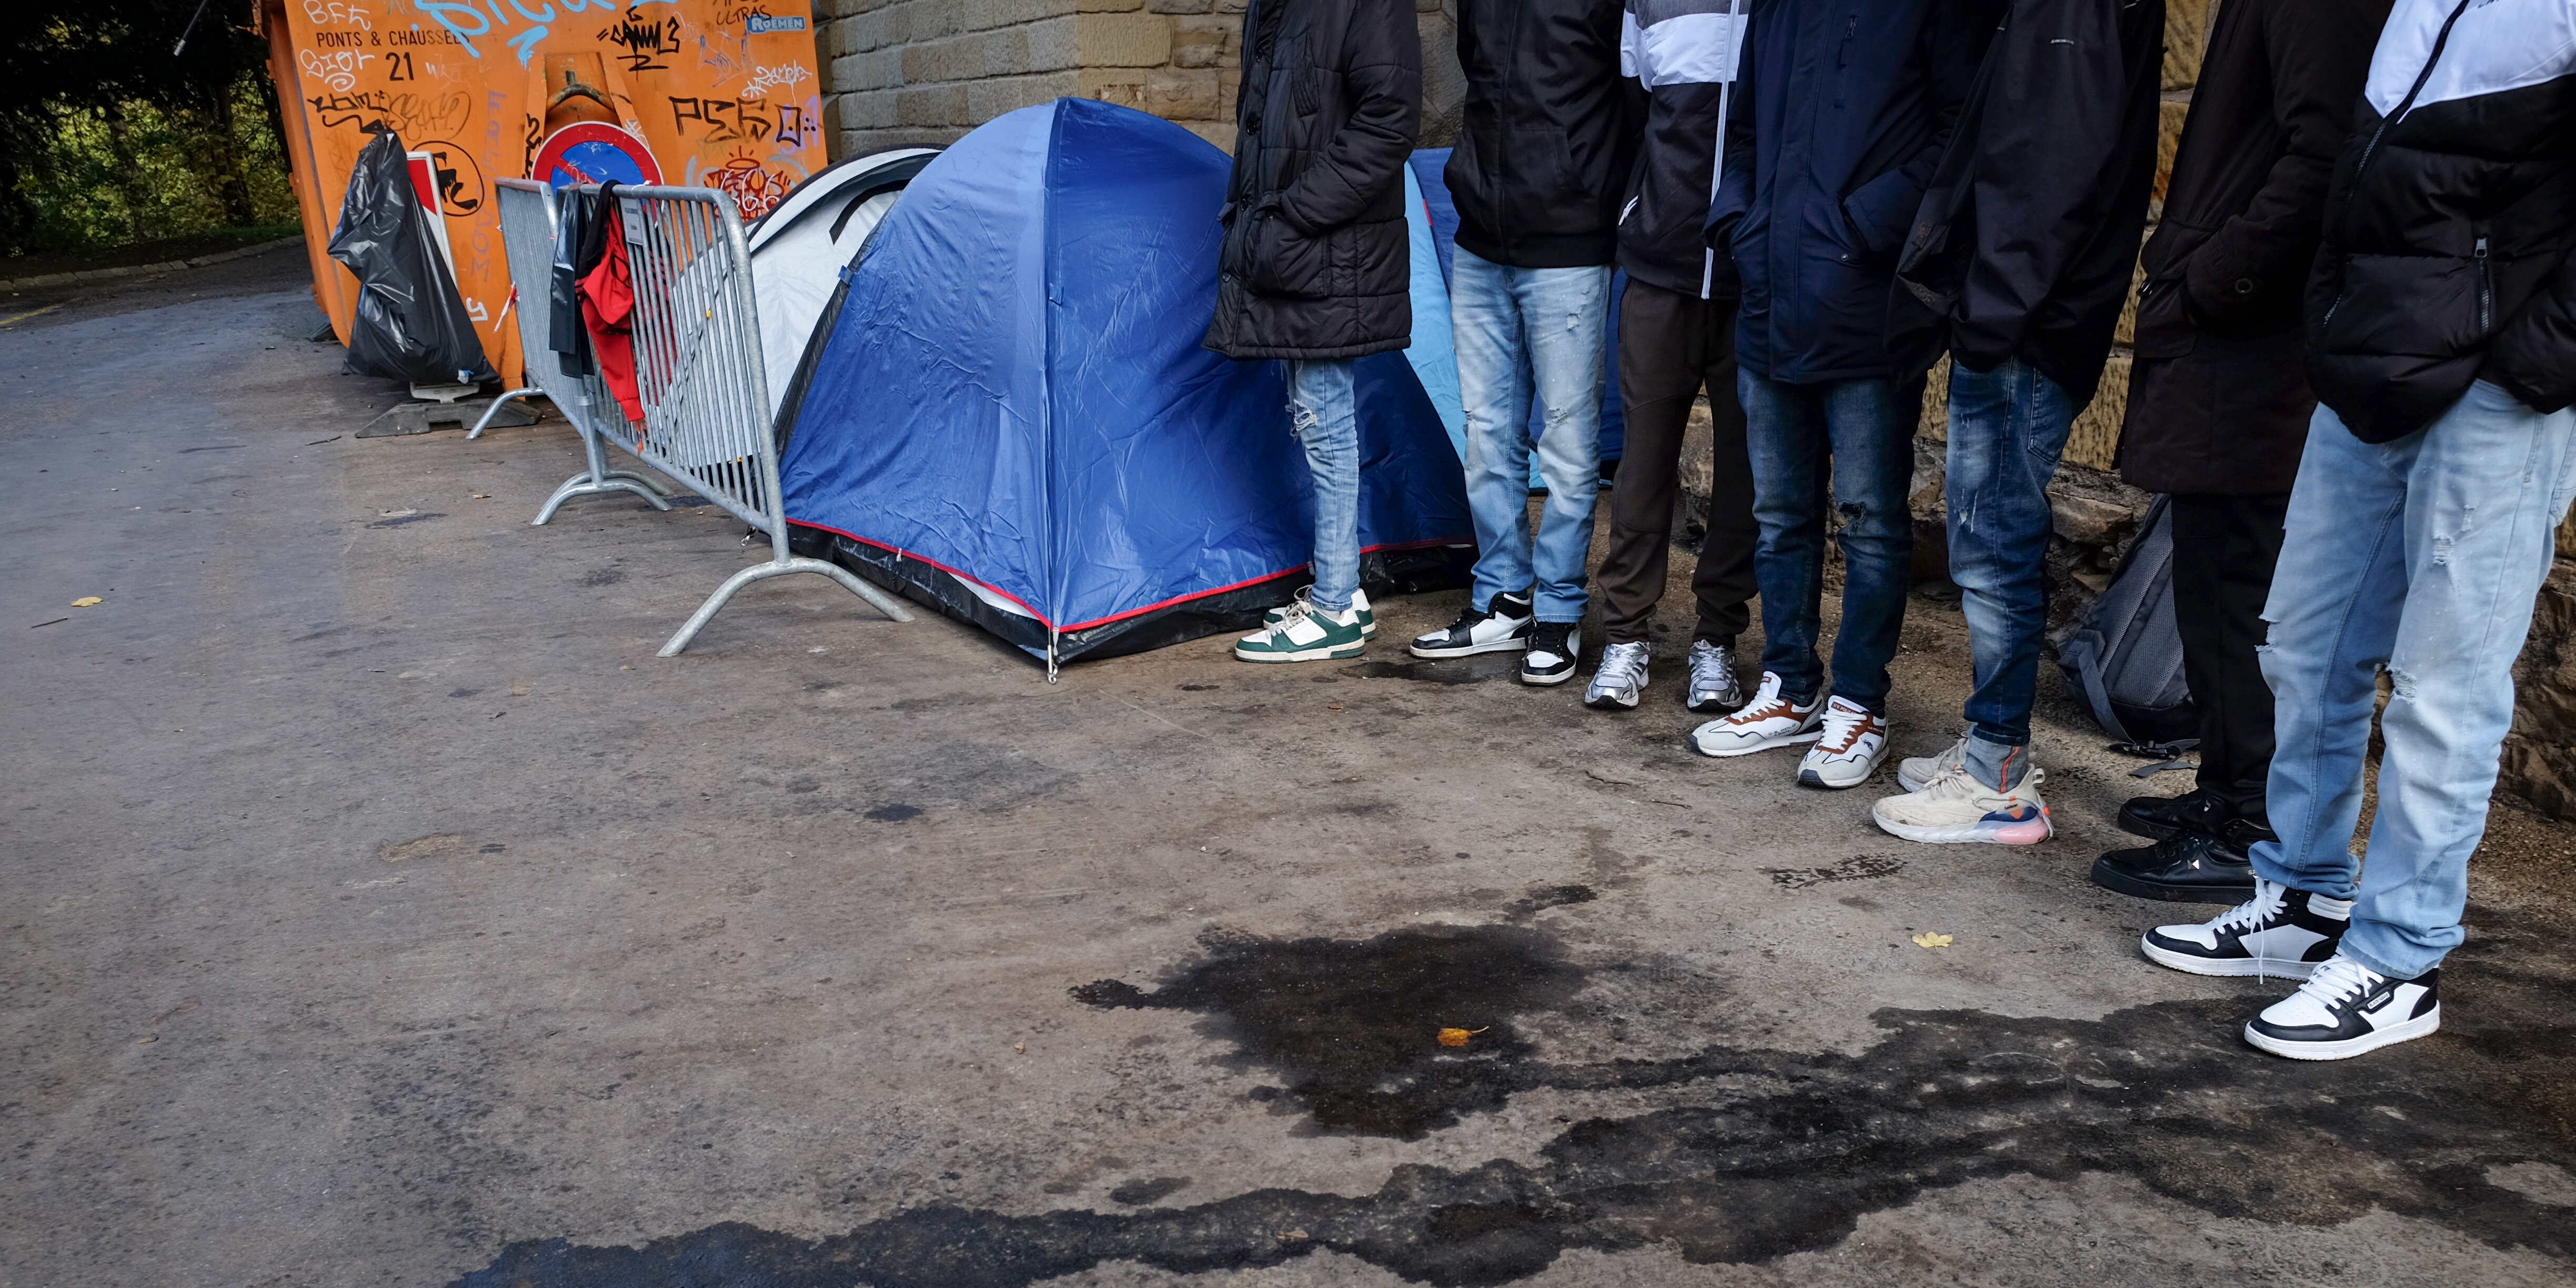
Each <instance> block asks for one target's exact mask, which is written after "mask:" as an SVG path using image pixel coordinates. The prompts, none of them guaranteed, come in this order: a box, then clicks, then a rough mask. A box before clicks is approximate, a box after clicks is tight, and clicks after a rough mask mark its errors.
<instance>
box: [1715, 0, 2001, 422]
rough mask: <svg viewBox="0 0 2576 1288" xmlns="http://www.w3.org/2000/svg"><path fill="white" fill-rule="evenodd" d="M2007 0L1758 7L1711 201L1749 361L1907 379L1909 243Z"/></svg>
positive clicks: (1816, 1)
mask: <svg viewBox="0 0 2576 1288" xmlns="http://www.w3.org/2000/svg"><path fill="white" fill-rule="evenodd" d="M1997 7H1998V6H1996V5H1994V4H1992V3H1988V2H1986V0H1839V2H1838V3H1837V2H1828V0H1762V2H1761V3H1759V4H1757V5H1756V6H1755V7H1754V10H1753V25H1752V30H1751V34H1750V35H1748V36H1747V37H1746V38H1745V46H1744V74H1743V79H1742V81H1741V82H1740V83H1739V84H1738V85H1737V86H1736V94H1735V104H1734V109H1733V111H1732V112H1731V113H1730V115H1729V119H1728V121H1727V130H1726V132H1727V148H1726V173H1725V175H1724V176H1722V178H1721V181H1720V183H1719V187H1718V193H1717V201H1716V203H1715V205H1714V206H1712V207H1711V209H1710V211H1709V222H1710V225H1711V227H1712V228H1715V229H1716V230H1718V231H1719V233H1720V234H1721V235H1722V236H1724V237H1726V238H1727V240H1726V241H1725V242H1722V243H1721V244H1723V245H1728V246H1731V248H1732V249H1733V251H1734V255H1735V268H1736V273H1737V275H1738V276H1739V277H1740V278H1741V279H1742V281H1743V284H1744V295H1743V300H1744V304H1743V309H1742V311H1741V312H1740V313H1738V314H1737V315H1736V323H1735V356H1736V361H1737V362H1738V363H1739V364H1741V365H1742V367H1743V369H1744V370H1745V371H1746V372H1748V373H1750V374H1752V375H1756V376H1762V377H1765V378H1768V379H1771V380H1777V381H1781V382H1783V383H1788V384H1812V383H1821V382H1824V381H1830V380H1873V379H1875V380H1884V379H1887V378H1889V376H1890V375H1892V374H1894V373H1893V372H1892V371H1891V369H1890V367H1889V365H1888V356H1887V296H1888V290H1889V288H1890V286H1891V285H1892V284H1893V282H1894V280H1895V274H1896V252H1897V249H1898V247H1899V246H1901V245H1902V244H1903V242H1904V240H1905V230H1906V227H1907V225H1909V224H1911V223H1912V222H1913V219H1914V212H1915V210H1916V208H1917V207H1919V206H1920V205H1922V202H1923V188H1924V185H1925V184H1926V183H1928V182H1930V180H1931V178H1932V172H1933V170H1934V169H1935V168H1936V167H1937V166H1939V164H1940V162H1941V157H1942V155H1943V153H1944V152H1945V151H1946V150H1947V149H1948V147H1949V144H1950V139H1951V136H1952V134H1953V132H1954V131H1955V130H1956V129H1957V128H1958V123H1959V114H1960V108H1961V106H1962V105H1963V104H1964V103H1965V102H1966V101H1967V97H1968V90H1969V88H1970V87H1971V86H1972V85H1973V84H1974V83H1975V82H1976V78H1977V68H1978V59H1979V56H1980V54H1982V53H1983V51H1984V49H1985V45H1986V41H1987V39H1988V37H1990V36H1991V35H1992V34H1993V32H1994V21H1995V13H1996V11H1997ZM1905 374H1907V375H1911V374H1913V373H1911V372H1907V373H1905Z"/></svg>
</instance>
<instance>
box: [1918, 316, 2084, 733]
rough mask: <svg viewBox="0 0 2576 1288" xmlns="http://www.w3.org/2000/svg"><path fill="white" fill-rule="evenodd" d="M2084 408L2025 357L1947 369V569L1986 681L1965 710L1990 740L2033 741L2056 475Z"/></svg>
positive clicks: (1979, 678) (1977, 730) (1980, 680)
mask: <svg viewBox="0 0 2576 1288" xmlns="http://www.w3.org/2000/svg"><path fill="white" fill-rule="evenodd" d="M2075 410H2076V409H2075V402H2074V400H2073V399H2071V398H2069V397H2067V395H2066V391H2065V390H2064V389H2061V388H2059V387H2058V386H2057V382H2055V381H2053V380H2050V379H2049V378H2048V377H2046V376H2043V375H2041V374H2039V369H2038V368H2036V367H2033V366H2031V365H2030V364H2029V363H2026V362H2022V361H2019V360H2017V359H2016V360H2014V361H2009V362H2006V363H2004V364H2003V365H2002V366H1999V367H1996V368H1995V369H1994V370H1992V371H1987V372H1976V371H1970V370H1968V369H1967V368H1965V367H1955V366H1954V367H1952V368H1951V370H1950V458H1949V475H1948V480H1947V484H1946V487H1945V489H1944V490H1945V492H1946V497H1945V499H1946V501H1947V502H1948V505H1949V509H1950V580H1952V581H1955V582H1957V583H1959V589H1960V590H1961V591H1962V592H1964V594H1963V595H1962V597H1961V603H1960V607H1961V608H1962V609H1963V610H1964V611H1965V612H1966V614H1967V618H1968V654H1969V657H1970V658H1971V659H1972V660H1973V662H1974V665H1975V669H1976V681H1977V687H1976V689H1975V691H1974V692H1972V693H1970V694H1969V695H1968V705H1967V709H1966V715H1967V717H1968V726H1969V731H1970V732H1971V733H1973V734H1974V735H1975V736H1976V738H1977V739H1978V740H1979V741H1982V742H1989V743H1995V744H1999V745H2002V746H2010V747H2018V746H2022V745H2024V744H2026V743H2028V742H2029V741H2030V703H2031V699H2032V697H2034V696H2035V695H2036V694H2037V693H2038V691H2039V645H2040V639H2041V637H2042V636H2043V635H2044V634H2045V633H2046V632H2047V630H2048V571H2047V565H2046V562H2045V561H2046V560H2047V558H2048V537H2049V532H2050V522H2049V510H2048V480H2049V479H2050V478H2051V477H2053V476H2055V475H2056V473H2057V458H2058V456H2059V455H2060V454H2061V453H2063V452H2064V451H2065V450H2066V433H2067V431H2068V430H2070V429H2072V428H2074V426H2075Z"/></svg>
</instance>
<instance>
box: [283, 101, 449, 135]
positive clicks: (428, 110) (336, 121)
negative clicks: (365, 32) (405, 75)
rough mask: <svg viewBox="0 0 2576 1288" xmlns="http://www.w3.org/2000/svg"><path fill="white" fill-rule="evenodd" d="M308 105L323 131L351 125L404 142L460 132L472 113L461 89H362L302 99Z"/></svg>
mask: <svg viewBox="0 0 2576 1288" xmlns="http://www.w3.org/2000/svg"><path fill="white" fill-rule="evenodd" d="M304 101H305V102H306V103H308V104H310V105H312V108H313V112H314V116H315V118H316V119H318V120H319V121H320V122H321V123H322V125H323V127H324V128H326V129H333V128H337V127H340V126H344V125H345V126H353V127H355V128H357V129H359V130H367V129H368V128H369V127H370V126H381V127H383V128H385V129H389V130H392V131H393V132H394V133H396V134H399V135H401V136H403V137H404V138H405V139H416V138H434V137H438V136H442V135H452V134H456V133H458V132H460V131H462V130H463V129H464V128H465V125H466V122H467V121H468V120H470V119H471V118H472V116H473V113H474V103H473V100H472V99H470V98H468V97H467V96H466V94H465V92H464V91H462V90H449V91H447V92H445V93H431V94H420V93H414V92H412V91H409V90H405V91H402V92H400V93H387V92H385V91H384V90H380V89H362V90H358V91H356V92H354V93H346V94H322V95H316V96H314V97H312V98H308V99H306V100H304Z"/></svg>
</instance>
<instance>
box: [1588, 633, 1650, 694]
mask: <svg viewBox="0 0 2576 1288" xmlns="http://www.w3.org/2000/svg"><path fill="white" fill-rule="evenodd" d="M1645 676H1646V646H1645V645H1643V644H1613V645H1611V646H1610V647H1608V648H1605V649H1603V650H1601V669H1600V670H1599V671H1596V672H1594V673H1593V676H1592V687H1594V688H1596V689H1623V688H1633V687H1634V686H1635V685H1636V683H1637V682H1638V681H1639V680H1642V679H1644V678H1645Z"/></svg>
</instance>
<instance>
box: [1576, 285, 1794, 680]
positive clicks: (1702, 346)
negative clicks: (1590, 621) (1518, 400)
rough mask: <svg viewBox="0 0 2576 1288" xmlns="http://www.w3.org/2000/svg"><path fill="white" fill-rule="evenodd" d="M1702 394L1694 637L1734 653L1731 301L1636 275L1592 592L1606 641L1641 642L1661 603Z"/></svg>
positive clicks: (1738, 617) (1751, 535)
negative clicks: (1705, 483) (1704, 477)
mask: <svg viewBox="0 0 2576 1288" xmlns="http://www.w3.org/2000/svg"><path fill="white" fill-rule="evenodd" d="M1703 387H1705V388H1706V389H1707V390H1708V407H1709V412H1710V416H1711V419H1712V420H1713V421H1714V423H1715V427H1716V431H1717V442H1716V470H1715V478H1714V483H1713V486H1712V488H1711V491H1712V492H1713V495H1712V496H1711V497H1710V498H1709V515H1708V537H1707V540H1706V542H1705V543H1704V544H1703V545H1702V546H1701V547H1700V553H1699V567H1698V569H1697V570H1696V571H1695V572H1693V573H1692V574H1691V592H1692V594H1693V596H1694V597H1695V598H1696V599H1697V600H1698V601H1699V620H1698V623H1697V624H1696V626H1694V628H1693V632H1692V633H1693V636H1694V638H1697V639H1704V640H1709V641H1711V642H1713V643H1718V644H1728V645H1732V644H1733V643H1734V642H1735V637H1736V636H1737V635H1738V634H1740V633H1742V632H1743V630H1744V628H1745V627H1746V626H1747V625H1749V624H1751V622H1752V620H1753V615H1752V610H1751V609H1749V608H1747V607H1746V604H1747V603H1748V602H1749V601H1750V600H1751V599H1752V598H1753V595H1754V582H1753V543H1754V539H1755V537H1756V536H1757V535H1758V532H1757V529H1756V528H1755V526H1754V522H1753V467H1752V464H1751V462H1750V461H1749V460H1748V458H1747V457H1746V455H1745V448H1744V409H1743V407H1742V406H1741V405H1740V404H1738V403H1737V402H1736V399H1735V297H1733V296H1732V295H1729V296H1725V297H1723V298H1719V299H1713V300H1702V299H1699V298H1697V297H1696V296H1690V295H1683V294H1681V293H1679V292H1676V291H1668V290H1665V289H1664V288H1662V287H1660V286H1649V285H1647V284H1646V283H1644V282H1639V281H1636V280H1634V279H1631V280H1630V281H1629V283H1628V288H1627V290H1626V291H1625V292H1624V293H1622V294H1621V295H1620V297H1619V404H1620V414H1621V416H1622V417H1623V418H1624V419H1625V420H1626V422H1627V435H1626V444H1625V446H1624V448H1623V449H1622V451H1621V453H1620V460H1619V476H1618V478H1617V480H1616V481H1615V482H1614V483H1613V484H1612V487H1611V491H1610V542H1609V549H1608V552H1607V553H1605V554H1604V555H1603V556H1602V557H1601V569H1600V572H1599V573H1598V574H1597V577H1596V582H1595V584H1596V586H1597V587H1598V591H1599V594H1600V596H1601V622H1602V626H1603V628H1604V629H1605V630H1606V631H1607V632H1608V634H1609V637H1610V642H1611V643H1613V644H1628V643H1634V642H1636V641H1639V640H1643V639H1645V638H1646V637H1647V634H1646V632H1647V626H1648V624H1649V623H1650V622H1651V621H1653V619H1654V615H1655V603H1656V601H1657V600H1660V599H1662V598H1663V594H1664V579H1665V575H1666V567H1667V561H1668V560H1669V559H1670V557H1671V554H1672V535H1673V503H1674V501H1675V500H1676V499H1677V498H1678V496H1679V494H1680V467H1681V455H1682V432H1683V430H1684V429H1686V428H1687V427H1688V426H1689V424H1690V411H1691V403H1692V401H1693V400H1694V399H1696V398H1697V397H1698V394H1699V391H1700V390H1701V389H1702V388H1703Z"/></svg>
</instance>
